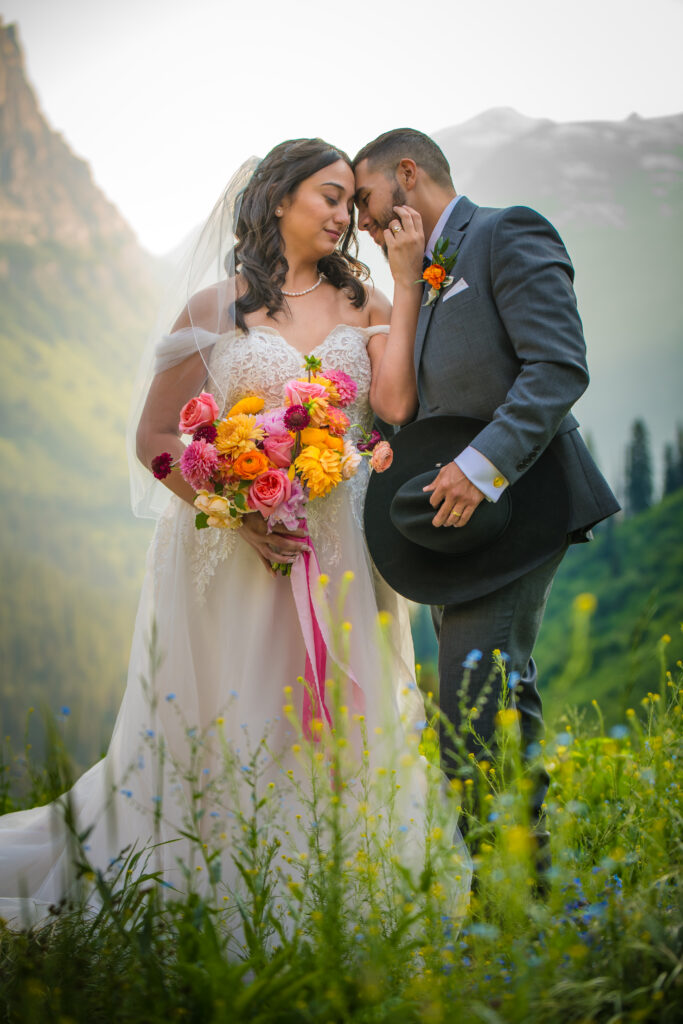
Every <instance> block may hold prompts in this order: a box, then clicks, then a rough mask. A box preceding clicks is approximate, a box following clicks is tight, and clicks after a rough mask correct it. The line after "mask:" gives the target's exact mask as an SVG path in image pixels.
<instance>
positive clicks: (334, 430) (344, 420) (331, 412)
mask: <svg viewBox="0 0 683 1024" xmlns="http://www.w3.org/2000/svg"><path fill="white" fill-rule="evenodd" d="M326 419H327V426H328V428H329V431H330V433H331V434H334V435H335V437H343V436H344V434H345V433H346V431H347V430H348V429H349V424H350V423H351V420H350V419H349V417H348V416H347V415H346V413H345V412H342V411H341V409H337V408H335V406H333V405H331V406H330V407H329V408H328V409H327V413H326Z"/></svg>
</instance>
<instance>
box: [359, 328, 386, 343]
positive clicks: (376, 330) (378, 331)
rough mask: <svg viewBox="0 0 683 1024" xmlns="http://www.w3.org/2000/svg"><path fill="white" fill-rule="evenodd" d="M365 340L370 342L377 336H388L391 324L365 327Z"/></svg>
mask: <svg viewBox="0 0 683 1024" xmlns="http://www.w3.org/2000/svg"><path fill="white" fill-rule="evenodd" d="M363 331H364V332H365V340H366V342H367V341H370V338H372V337H374V336H375V334H388V333H389V324H370V326H369V327H364V328H363Z"/></svg>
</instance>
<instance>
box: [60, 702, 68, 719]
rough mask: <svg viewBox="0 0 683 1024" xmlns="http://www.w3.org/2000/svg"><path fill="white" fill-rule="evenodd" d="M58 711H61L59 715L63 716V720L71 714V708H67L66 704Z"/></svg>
mask: <svg viewBox="0 0 683 1024" xmlns="http://www.w3.org/2000/svg"><path fill="white" fill-rule="evenodd" d="M60 710H61V713H62V714H63V715H64V717H65V718H66V717H67V715H70V714H71V708H69V707H67V706H66V704H65V705H64V707H63V708H61V709H60Z"/></svg>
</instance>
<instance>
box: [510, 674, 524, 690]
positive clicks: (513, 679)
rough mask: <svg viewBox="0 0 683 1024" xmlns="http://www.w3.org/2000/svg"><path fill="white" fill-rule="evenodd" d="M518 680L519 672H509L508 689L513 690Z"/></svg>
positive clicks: (519, 677)
mask: <svg viewBox="0 0 683 1024" xmlns="http://www.w3.org/2000/svg"><path fill="white" fill-rule="evenodd" d="M520 679H521V676H520V674H519V672H514V671H513V672H511V673H510V675H509V676H508V689H510V690H514V688H515V686H517V683H518V682H519V680H520Z"/></svg>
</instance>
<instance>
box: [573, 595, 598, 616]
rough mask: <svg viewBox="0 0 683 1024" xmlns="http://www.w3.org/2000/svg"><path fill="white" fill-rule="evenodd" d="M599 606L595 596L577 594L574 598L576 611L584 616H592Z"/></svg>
mask: <svg viewBox="0 0 683 1024" xmlns="http://www.w3.org/2000/svg"><path fill="white" fill-rule="evenodd" d="M597 606H598V602H597V598H596V597H595V594H577V596H576V597H575V598H574V610H575V611H577V612H582V613H583V614H584V615H592V614H593V612H594V611H595V609H596V608H597Z"/></svg>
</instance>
